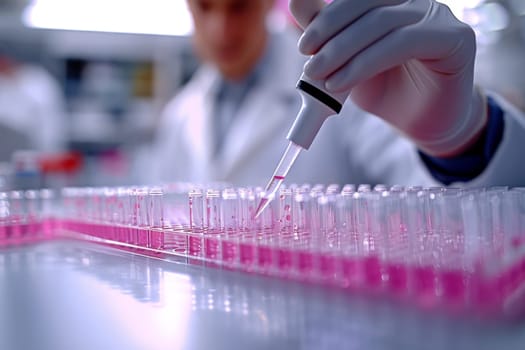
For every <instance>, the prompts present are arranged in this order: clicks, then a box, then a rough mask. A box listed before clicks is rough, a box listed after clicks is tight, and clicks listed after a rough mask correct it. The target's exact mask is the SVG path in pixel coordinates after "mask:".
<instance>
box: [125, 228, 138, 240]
mask: <svg viewBox="0 0 525 350" xmlns="http://www.w3.org/2000/svg"><path fill="white" fill-rule="evenodd" d="M128 233H129V236H128V243H131V244H138V242H139V229H138V228H137V227H134V226H131V227H129V228H128Z"/></svg>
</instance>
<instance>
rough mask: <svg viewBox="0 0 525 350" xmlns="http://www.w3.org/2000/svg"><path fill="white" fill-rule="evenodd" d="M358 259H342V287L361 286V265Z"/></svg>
mask: <svg viewBox="0 0 525 350" xmlns="http://www.w3.org/2000/svg"><path fill="white" fill-rule="evenodd" d="M359 259H360V258H348V257H345V258H342V259H341V272H342V281H341V284H342V286H343V287H360V286H361V283H360V281H361V265H362V264H361V263H360V261H359Z"/></svg>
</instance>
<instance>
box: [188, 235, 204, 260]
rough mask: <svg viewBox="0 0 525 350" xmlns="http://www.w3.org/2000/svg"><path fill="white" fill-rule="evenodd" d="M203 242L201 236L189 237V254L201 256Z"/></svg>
mask: <svg viewBox="0 0 525 350" xmlns="http://www.w3.org/2000/svg"><path fill="white" fill-rule="evenodd" d="M202 240H203V239H202V237H201V235H198V234H190V235H188V253H189V254H190V256H201V250H202Z"/></svg>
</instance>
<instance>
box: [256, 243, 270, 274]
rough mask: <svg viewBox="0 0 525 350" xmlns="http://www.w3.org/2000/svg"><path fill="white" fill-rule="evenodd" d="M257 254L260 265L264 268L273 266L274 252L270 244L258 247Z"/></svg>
mask: <svg viewBox="0 0 525 350" xmlns="http://www.w3.org/2000/svg"><path fill="white" fill-rule="evenodd" d="M257 256H258V257H259V261H258V263H259V267H261V268H262V269H263V270H267V269H271V268H272V266H273V252H272V248H271V247H269V246H259V247H257Z"/></svg>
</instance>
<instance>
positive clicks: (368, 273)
mask: <svg viewBox="0 0 525 350" xmlns="http://www.w3.org/2000/svg"><path fill="white" fill-rule="evenodd" d="M363 277H364V281H365V283H366V287H368V288H372V289H377V288H380V287H381V284H382V282H383V281H382V278H381V277H382V272H381V262H380V261H379V258H378V257H377V256H367V257H364V258H363Z"/></svg>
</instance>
